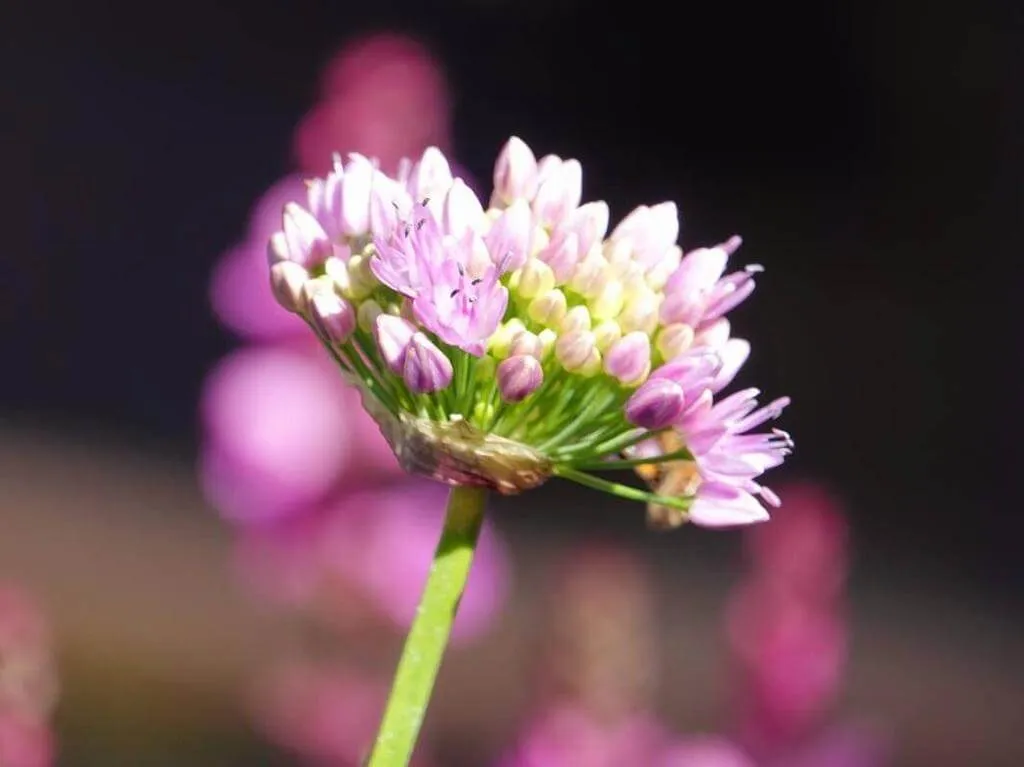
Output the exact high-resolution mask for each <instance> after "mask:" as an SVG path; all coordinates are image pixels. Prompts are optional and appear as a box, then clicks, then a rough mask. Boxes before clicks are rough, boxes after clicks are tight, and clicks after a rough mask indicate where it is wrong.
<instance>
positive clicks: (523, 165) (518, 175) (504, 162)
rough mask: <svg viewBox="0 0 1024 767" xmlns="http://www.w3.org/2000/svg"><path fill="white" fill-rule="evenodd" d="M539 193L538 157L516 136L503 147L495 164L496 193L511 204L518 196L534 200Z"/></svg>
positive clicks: (506, 202) (503, 200) (500, 198)
mask: <svg viewBox="0 0 1024 767" xmlns="http://www.w3.org/2000/svg"><path fill="white" fill-rule="evenodd" d="M536 193H537V158H536V157H535V156H534V154H533V152H532V151H531V150H530V147H528V146H527V145H526V143H525V142H524V141H523V140H522V139H520V138H517V137H516V136H513V137H512V138H510V139H509V140H508V141H507V142H506V143H505V146H504V147H502V149H501V153H500V154H499V155H498V161H497V162H496V163H495V165H494V194H495V197H497V198H498V199H499V200H500V201H501V202H503V203H505V204H506V205H507V204H510V203H511V202H512V201H513V200H515V199H517V198H522V199H525V200H532V199H533V197H534V195H535V194H536Z"/></svg>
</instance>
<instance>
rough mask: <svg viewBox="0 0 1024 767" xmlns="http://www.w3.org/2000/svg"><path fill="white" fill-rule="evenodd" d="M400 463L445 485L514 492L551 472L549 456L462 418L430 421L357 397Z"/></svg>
mask: <svg viewBox="0 0 1024 767" xmlns="http://www.w3.org/2000/svg"><path fill="white" fill-rule="evenodd" d="M363 400H364V404H365V406H366V408H367V410H368V411H369V412H370V414H371V415H372V416H373V418H374V420H375V421H376V422H377V425H378V426H380V430H381V433H382V434H383V435H384V438H385V439H386V440H387V441H388V444H389V445H391V449H392V450H393V451H394V452H395V457H396V458H397V459H398V463H399V464H400V465H401V467H402V468H403V469H404V470H405V471H407V472H409V473H410V474H418V475H421V476H424V477H429V478H430V479H433V480H436V481H438V482H444V483H445V484H447V485H452V486H457V487H482V488H487V489H488V490H493V491H495V492H497V493H501V494H502V495H515V494H517V493H521V492H523V491H524V490H532V489H533V488H535V487H538V486H540V485H542V484H544V483H545V482H547V480H548V479H550V478H551V477H552V475H553V473H554V472H553V466H552V463H551V460H550V459H549V458H547V456H545V455H543V454H542V453H540V452H538V451H537V450H534V449H533V448H531V447H529V446H527V445H523V444H521V443H519V442H516V441H514V440H511V439H506V438H505V437H499V436H496V435H494V434H487V433H486V432H483V431H481V430H480V429H478V428H477V427H475V426H473V425H472V424H470V423H469V422H468V421H466V420H464V419H462V418H456V419H454V420H451V421H432V420H430V419H427V418H417V417H414V416H412V415H409V414H406V413H401V414H399V416H398V417H395V416H393V415H392V414H391V413H390V412H388V411H387V410H385V409H384V408H382V407H380V406H379V404H377V403H376V402H374V401H373V398H372V397H371V396H364V397H363Z"/></svg>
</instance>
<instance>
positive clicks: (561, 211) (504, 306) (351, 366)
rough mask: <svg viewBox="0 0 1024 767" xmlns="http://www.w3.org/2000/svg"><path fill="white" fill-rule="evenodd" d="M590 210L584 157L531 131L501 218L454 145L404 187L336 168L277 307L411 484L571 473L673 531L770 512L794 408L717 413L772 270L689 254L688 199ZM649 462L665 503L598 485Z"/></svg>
mask: <svg viewBox="0 0 1024 767" xmlns="http://www.w3.org/2000/svg"><path fill="white" fill-rule="evenodd" d="M581 201H582V168H581V166H580V163H579V162H577V161H576V160H572V159H562V158H561V157H558V156H556V155H547V156H545V157H542V158H540V159H539V160H538V159H537V158H536V155H535V154H534V153H533V151H532V150H531V149H530V148H529V147H528V146H527V145H526V144H525V143H524V142H523V141H521V140H520V139H518V138H514V137H513V138H511V139H510V140H509V141H508V143H507V144H506V145H505V147H504V148H503V149H502V151H501V153H500V155H499V157H498V160H497V163H496V164H495V169H494V191H493V193H492V195H491V197H490V203H489V205H488V206H487V207H485V206H484V205H483V204H482V203H481V201H480V199H479V198H478V197H477V196H476V194H475V193H474V192H473V191H472V190H471V189H470V187H469V186H468V185H467V184H466V183H465V182H464V181H463V180H462V179H460V178H457V177H455V176H454V175H453V173H452V170H451V167H450V165H449V163H448V161H447V159H446V158H445V157H444V155H443V154H442V153H441V152H440V151H439V150H438V149H436V148H430V149H427V150H426V151H425V152H424V153H423V155H422V156H421V158H420V159H419V160H418V161H417V162H415V163H412V162H405V163H403V164H402V166H401V168H400V170H399V172H398V173H397V174H396V175H395V176H389V175H386V174H384V173H383V172H381V170H380V169H379V168H378V167H376V165H375V164H374V163H373V161H371V160H370V159H368V158H366V157H363V156H361V155H350V156H349V158H348V159H347V161H343V160H342V159H341V158H340V157H336V158H335V161H334V167H333V169H332V171H331V172H330V173H329V174H328V175H327V177H326V178H322V179H316V180H313V181H310V182H309V183H308V199H307V201H306V204H305V205H304V206H302V205H298V204H294V203H292V204H289V205H287V206H286V207H285V210H284V218H283V222H282V228H281V231H279V232H277V233H276V234H274V235H273V236H272V238H271V240H270V263H271V267H270V268H271V284H272V286H273V289H274V295H275V296H276V297H277V298H278V301H279V302H280V303H281V304H282V305H283V306H284V307H285V308H286V309H288V310H289V311H292V312H294V313H296V314H298V315H300V316H301V317H302V318H303V319H305V320H306V321H307V323H308V324H309V326H310V327H311V328H312V329H313V331H314V332H315V333H316V335H317V337H318V338H319V339H320V341H321V342H322V343H323V344H324V346H325V347H326V348H327V349H328V350H329V351H330V353H331V354H332V356H333V357H334V359H335V361H336V362H337V364H338V365H339V367H340V368H341V370H342V371H343V372H344V374H345V375H346V377H347V378H348V380H349V381H350V382H351V383H352V384H354V385H355V386H357V387H358V388H359V390H360V391H361V392H362V394H363V401H364V404H365V406H366V408H367V410H368V411H369V412H370V413H371V415H373V417H374V418H375V419H376V421H377V423H378V424H379V425H380V427H381V431H382V432H383V434H384V435H385V437H386V438H387V440H388V442H389V443H390V444H391V446H392V448H393V449H394V451H395V454H396V456H397V457H398V459H399V461H400V463H401V464H402V465H403V466H404V467H405V468H406V469H407V470H409V471H412V472H414V473H420V474H425V475H427V476H430V477H433V478H434V479H437V480H440V481H442V482H447V483H449V484H455V485H460V484H461V485H477V486H484V487H489V488H492V489H495V490H497V491H499V492H502V493H517V492H520V491H523V490H526V489H529V488H531V487H534V486H536V485H539V484H541V483H542V482H544V481H546V480H547V479H549V478H550V477H552V476H561V477H563V478H566V479H570V480H573V481H577V482H580V483H582V484H584V485H588V486H591V487H595V488H597V489H602V490H606V491H609V492H612V493H614V494H616V495H619V496H623V497H626V498H632V499H635V500H641V501H646V502H647V503H648V504H649V518H650V519H651V521H652V522H654V523H656V524H658V525H661V526H675V525H677V524H680V523H681V522H683V521H685V520H686V519H690V520H692V521H694V522H697V523H699V524H704V525H709V526H726V525H735V524H744V523H749V522H756V521H760V520H762V519H765V518H767V512H766V511H765V509H764V507H763V506H762V504H761V502H760V501H764V502H766V503H767V504H769V505H776V504H777V503H778V499H777V497H776V496H775V495H774V494H773V493H772V492H771V491H770V490H768V489H766V488H765V487H763V486H762V485H761V484H760V482H759V477H760V475H761V474H762V473H763V472H764V471H765V470H767V469H769V468H772V467H773V466H777V465H778V464H780V463H781V462H782V461H783V460H784V458H785V456H786V455H787V454H788V453H789V451H790V448H791V445H792V443H791V441H790V439H789V437H788V435H787V434H786V433H785V432H782V431H778V430H771V431H767V432H758V431H755V429H757V428H758V427H760V426H761V425H762V424H764V423H765V422H767V421H769V420H773V419H774V418H776V417H777V416H778V415H779V413H780V412H781V411H782V409H783V408H784V407H785V405H786V404H787V403H788V400H786V399H780V400H776V401H774V402H772V403H770V404H769V405H767V406H766V407H761V408H758V405H757V400H756V396H757V391H756V390H752V389H748V390H744V391H741V392H739V393H737V394H733V395H731V396H727V397H725V398H724V399H721V400H718V401H716V397H717V395H718V393H719V392H720V391H722V390H723V389H724V388H725V387H727V386H728V385H729V384H730V383H731V381H732V379H733V378H734V377H735V375H736V373H737V372H738V370H739V369H740V367H741V366H742V364H743V363H744V362H745V360H746V358H747V356H748V354H749V352H750V345H749V344H748V343H747V342H746V341H743V340H741V339H734V338H731V337H730V326H729V322H728V320H727V319H726V318H725V315H726V314H727V313H728V312H729V311H730V310H731V309H732V308H734V307H735V306H736V305H738V304H739V303H740V302H741V301H743V300H744V299H745V298H746V297H747V296H748V295H750V292H751V291H752V290H753V288H754V280H755V275H756V274H757V273H758V272H759V271H760V270H761V267H758V266H752V267H751V266H748V267H745V268H740V269H737V270H734V271H729V270H728V268H727V265H728V262H729V259H730V257H731V256H732V255H733V254H734V252H735V251H736V249H737V248H738V247H739V245H740V239H739V238H738V237H732V238H730V239H729V240H727V241H726V242H725V243H723V244H721V245H718V246H715V247H712V248H699V249H696V250H694V251H691V252H689V253H687V254H685V255H684V253H683V251H682V249H681V248H680V247H679V246H678V245H677V244H676V240H677V238H678V235H679V216H678V212H677V210H676V206H675V204H673V203H671V202H664V203H660V204H658V205H653V206H640V207H638V208H637V209H636V210H634V211H633V212H632V213H630V214H629V215H628V216H626V217H625V219H623V220H622V222H621V223H619V224H618V225H617V226H616V227H615V228H614V229H612V230H611V233H610V234H609V232H608V229H609V210H608V206H607V205H606V204H605V203H603V202H588V203H584V204H581ZM328 294H330V295H328ZM634 467H635V468H638V471H639V472H640V473H641V476H642V477H643V478H644V479H645V480H647V481H648V483H649V484H650V485H651V487H650V490H640V489H638V488H635V487H631V486H628V485H625V484H619V483H614V482H611V481H609V480H607V479H604V478H602V477H598V476H596V475H595V474H593V473H592V472H594V471H602V470H609V469H621V468H634ZM759 499H760V500H759Z"/></svg>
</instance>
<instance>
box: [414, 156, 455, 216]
mask: <svg viewBox="0 0 1024 767" xmlns="http://www.w3.org/2000/svg"><path fill="white" fill-rule="evenodd" d="M452 181H453V179H452V170H451V167H450V166H449V165H448V160H447V159H446V158H445V156H444V152H442V151H441V150H440V149H438V148H437V147H435V146H431V147H427V148H426V149H425V150H424V151H423V155H422V156H421V157H420V161H419V162H418V163H416V164H415V165H414V166H413V168H412V172H411V173H410V174H409V183H408V185H407V187H408V189H409V191H410V192H411V193H412V196H413V198H414V199H416V200H417V201H419V200H429V201H430V202H432V203H434V204H438V203H440V202H441V200H442V199H443V198H444V195H445V193H446V192H447V191H448V188H449V187H451V185H452ZM435 200H436V201H437V202H436V203H435V202H434V201H435Z"/></svg>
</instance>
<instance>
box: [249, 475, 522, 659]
mask: <svg viewBox="0 0 1024 767" xmlns="http://www.w3.org/2000/svg"><path fill="white" fill-rule="evenodd" d="M446 496H447V489H446V488H445V487H444V486H443V485H440V484H437V483H432V482H426V481H407V482H403V483H402V484H400V485H398V486H390V487H384V488H380V489H376V490H361V491H355V492H351V493H348V494H345V495H342V496H339V497H338V498H337V499H335V500H334V501H333V502H332V503H331V504H330V505H329V506H327V507H326V508H325V510H324V511H322V512H320V513H318V514H316V515H310V516H308V517H306V518H300V519H296V520H294V521H289V522H287V523H284V524H279V525H269V526H263V527H253V528H252V529H250V530H247V531H243V534H242V538H241V540H240V546H239V549H238V552H237V553H238V560H237V561H238V566H239V568H240V571H241V574H242V577H243V578H244V579H245V580H246V581H247V582H248V583H249V584H250V586H252V587H253V588H254V589H256V590H257V591H258V592H260V593H262V594H264V595H265V596H267V597H269V598H275V599H278V600H282V601H285V602H291V603H293V604H294V603H298V604H302V603H313V602H318V603H319V604H318V606H319V607H320V608H321V609H323V610H325V611H327V612H328V613H329V614H331V613H334V612H336V611H340V612H341V613H342V614H345V613H347V612H351V611H352V609H353V608H354V607H359V608H363V609H368V610H370V611H371V613H372V612H376V613H378V614H379V615H380V616H381V617H383V618H384V619H386V620H387V621H388V622H390V623H392V624H394V625H396V626H398V627H401V628H402V629H405V628H407V627H408V625H409V624H410V623H411V622H412V618H413V616H414V614H415V612H416V605H417V603H418V601H419V597H420V591H421V589H422V588H423V583H424V582H425V580H426V575H427V571H428V570H429V568H430V562H431V559H432V557H433V553H434V548H435V546H436V544H437V536H438V530H439V529H440V527H441V522H442V519H443V516H444V506H445V499H446ZM508 580H509V573H508V559H507V554H506V551H505V549H504V546H503V544H502V542H501V539H500V538H499V537H498V536H496V535H495V534H494V531H493V530H492V529H491V527H490V526H489V525H485V526H484V530H483V532H482V533H481V539H480V545H479V548H478V550H477V555H476V560H475V562H474V563H473V571H472V573H471V575H470V578H469V585H468V586H467V588H466V592H465V595H464V596H463V599H462V602H461V603H460V606H459V614H458V617H457V618H456V621H455V626H454V632H453V633H454V637H455V639H456V640H460V641H461V640H467V639H472V638H474V637H476V636H478V635H479V634H481V633H482V632H483V631H485V630H486V629H487V628H488V627H489V626H490V625H491V623H492V622H493V619H494V617H495V615H496V613H497V610H498V608H499V607H500V605H501V603H502V602H503V601H504V598H505V596H506V593H507V591H508ZM353 599H358V600H359V601H360V604H359V605H358V606H354V605H352V604H350V603H347V602H346V600H348V601H351V600H353Z"/></svg>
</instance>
